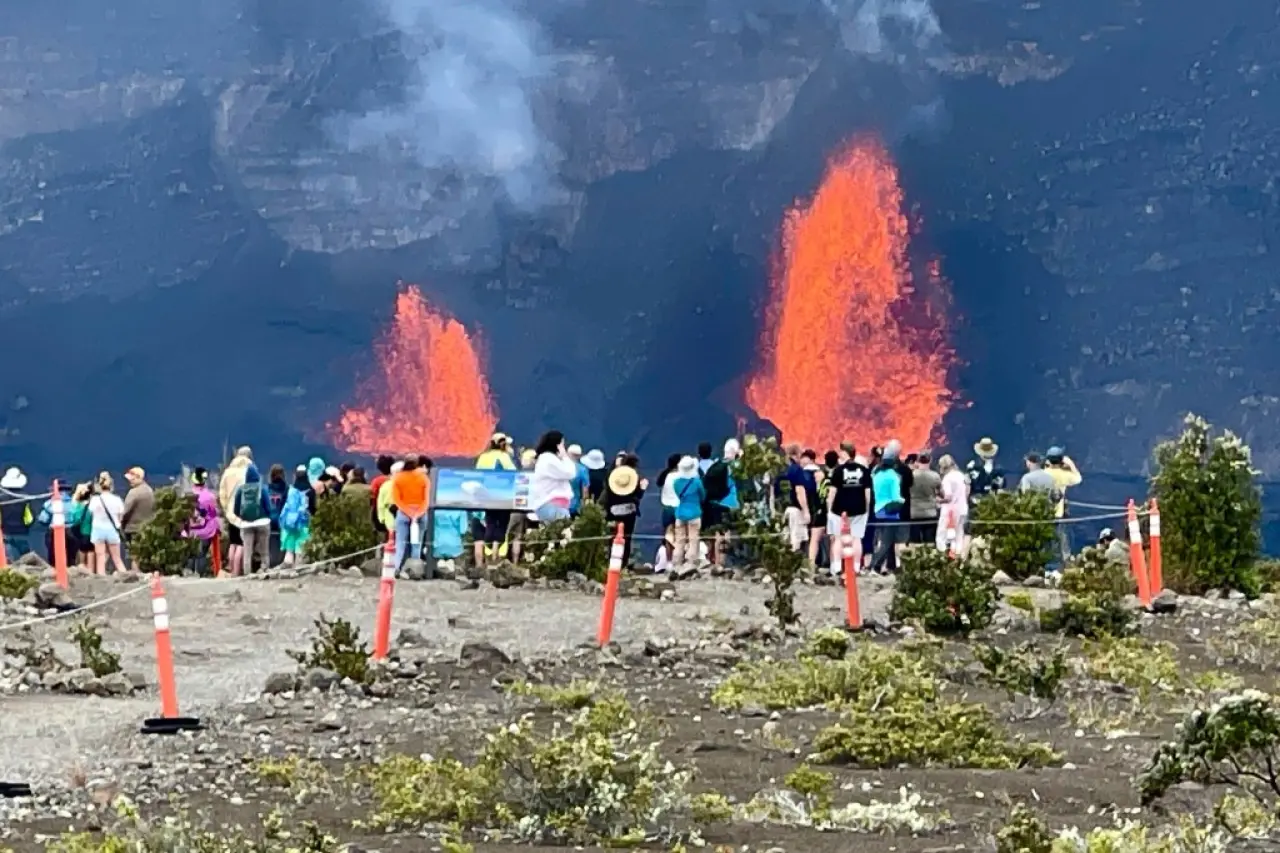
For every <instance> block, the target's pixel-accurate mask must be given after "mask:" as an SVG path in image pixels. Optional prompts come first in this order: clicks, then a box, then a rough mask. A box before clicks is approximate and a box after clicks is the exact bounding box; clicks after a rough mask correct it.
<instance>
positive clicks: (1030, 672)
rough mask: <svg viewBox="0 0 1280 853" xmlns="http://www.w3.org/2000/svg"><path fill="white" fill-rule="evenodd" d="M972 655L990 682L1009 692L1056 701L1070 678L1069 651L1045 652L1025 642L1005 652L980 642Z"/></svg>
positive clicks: (1055, 650) (1058, 647)
mask: <svg viewBox="0 0 1280 853" xmlns="http://www.w3.org/2000/svg"><path fill="white" fill-rule="evenodd" d="M973 656H974V657H975V658H977V660H978V663H980V664H982V667H983V669H985V670H986V675H987V679H988V680H989V681H991V683H992V684H995V685H997V686H999V687H1003V688H1004V689H1006V690H1008V691H1009V692H1010V693H1021V694H1023V695H1025V696H1034V697H1036V698H1037V699H1048V700H1051V701H1052V700H1053V699H1056V698H1057V697H1058V690H1059V688H1060V687H1061V686H1062V682H1063V680H1064V679H1066V677H1067V649H1066V647H1065V646H1057V647H1055V648H1053V649H1047V650H1046V649H1042V648H1040V647H1039V646H1037V645H1036V644H1035V643H1022V644H1020V645H1017V646H1014V647H1012V648H1008V649H1003V648H1000V647H999V646H989V645H984V644H981V643H978V644H975V645H974V646H973Z"/></svg>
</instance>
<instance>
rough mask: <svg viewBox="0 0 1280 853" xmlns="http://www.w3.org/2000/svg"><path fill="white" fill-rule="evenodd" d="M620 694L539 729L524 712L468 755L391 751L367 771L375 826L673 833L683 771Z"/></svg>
mask: <svg viewBox="0 0 1280 853" xmlns="http://www.w3.org/2000/svg"><path fill="white" fill-rule="evenodd" d="M658 746H659V744H658V743H657V742H656V741H652V740H649V739H648V738H647V737H646V736H645V728H644V726H643V724H642V721H641V720H640V719H639V718H638V717H637V716H636V714H635V712H634V711H633V710H632V708H631V706H630V705H629V704H628V703H627V702H626V701H625V700H623V699H621V698H617V697H615V698H611V699H609V700H607V701H601V702H598V703H596V704H595V705H592V706H591V707H589V708H586V709H583V710H581V711H579V712H577V713H576V714H575V715H574V716H573V717H572V718H571V719H570V720H569V722H568V724H567V726H561V725H556V726H555V727H554V728H553V729H552V730H551V731H550V732H547V733H540V732H539V731H538V730H536V729H535V728H534V725H533V720H532V718H531V717H525V718H523V719H521V720H520V721H519V722H517V723H515V724H513V725H509V726H504V727H501V728H499V729H497V730H495V731H492V732H490V733H489V734H488V736H487V737H486V738H485V742H484V748H483V750H482V751H481V753H480V755H479V756H478V757H477V758H476V760H475V761H474V762H473V763H470V764H463V763H462V762H459V761H456V760H454V759H438V760H434V759H423V758H410V757H405V756H400V757H396V758H393V759H391V760H389V761H386V762H384V763H383V764H380V765H378V766H377V767H375V768H374V769H373V770H372V771H371V772H370V782H371V784H372V789H373V794H374V800H375V804H376V810H375V813H374V816H373V823H374V824H375V825H376V826H379V827H387V828H391V827H420V826H423V825H424V824H433V823H439V822H451V823H455V824H457V825H458V826H459V827H462V828H473V829H474V828H495V829H499V830H501V831H503V832H506V833H510V834H511V835H512V836H514V837H516V838H519V839H521V840H524V841H536V842H544V843H549V844H551V843H553V844H594V843H605V844H606V845H634V844H637V843H639V842H641V841H644V840H646V839H658V840H665V839H670V838H673V837H675V832H674V821H675V819H676V817H677V815H678V814H679V813H682V812H683V811H684V810H685V809H686V808H687V806H688V802H689V799H688V797H687V795H686V793H685V789H686V786H687V784H688V781H689V778H690V773H689V771H687V770H682V769H677V768H675V767H673V766H672V765H671V764H670V763H668V762H666V761H664V760H663V759H662V758H661V757H660V755H659V752H658Z"/></svg>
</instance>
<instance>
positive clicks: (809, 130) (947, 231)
mask: <svg viewBox="0 0 1280 853" xmlns="http://www.w3.org/2000/svg"><path fill="white" fill-rule="evenodd" d="M228 5H234V4H225V3H215V2H213V0H207V2H203V3H193V4H170V3H161V2H159V0H114V2H108V3H102V2H90V0H67V2H64V3H59V4H44V5H41V4H34V5H33V4H9V6H12V7H13V8H8V7H6V8H5V9H3V10H0V141H2V144H3V154H4V158H3V160H2V161H0V169H2V170H3V172H2V174H3V180H2V181H0V324H2V325H0V330H2V336H0V340H2V341H3V345H2V350H0V351H2V352H3V356H4V362H3V363H4V369H3V380H0V398H3V399H0V405H2V406H3V411H2V412H0V427H2V428H3V430H4V431H3V436H4V438H3V442H4V446H5V447H7V450H6V451H5V453H4V455H5V456H6V458H7V457H9V456H10V455H15V456H16V457H17V458H18V459H19V460H20V461H23V462H25V464H27V465H29V466H33V467H35V468H37V469H48V468H51V467H52V466H54V465H59V466H71V467H72V468H77V469H78V468H80V467H89V466H97V465H101V464H104V463H105V464H112V465H116V464H120V463H123V462H126V461H127V462H132V461H135V460H143V461H147V462H150V463H152V464H161V465H171V464H174V463H176V462H177V461H178V460H179V459H188V460H189V459H205V458H207V457H209V456H211V455H212V454H213V453H214V452H215V451H216V450H217V449H218V448H219V447H220V445H221V444H222V442H223V441H224V439H226V438H230V440H232V441H240V440H244V438H246V437H251V438H252V440H253V441H254V442H255V444H258V445H259V446H261V447H262V449H263V451H264V453H265V454H267V455H275V454H277V453H280V454H283V453H285V452H286V451H289V450H293V451H295V452H296V449H297V446H298V443H299V441H300V440H301V439H302V438H304V437H306V438H311V439H314V438H316V437H317V436H318V435H319V434H320V430H321V429H322V427H323V424H324V423H325V422H326V420H329V419H332V418H333V417H334V416H335V414H336V412H337V410H338V407H339V405H340V404H341V403H342V402H344V401H346V400H349V399H351V397H352V395H353V393H354V390H355V386H354V383H355V382H356V381H357V377H358V376H360V375H361V370H362V368H363V367H364V366H366V365H367V363H368V357H369V344H370V341H371V340H372V339H373V338H374V337H375V335H376V333H377V329H378V328H379V326H380V325H381V324H382V323H383V322H385V319H386V312H387V311H388V310H389V308H390V306H391V304H392V301H393V295H394V292H395V283H396V281H397V279H404V280H408V281H414V282H418V283H420V284H421V285H422V286H423V288H424V291H425V292H426V293H427V294H428V295H429V298H430V299H431V300H432V301H433V303H434V304H437V305H439V306H441V307H443V308H444V309H445V310H447V311H448V312H450V313H451V314H453V315H455V316H457V317H458V318H459V319H460V320H461V321H462V322H463V323H465V324H466V325H467V326H468V327H472V328H477V327H478V328H480V329H482V331H483V337H484V340H485V342H486V345H487V349H488V354H489V368H490V374H491V376H490V378H491V383H492V386H493V390H494V393H495V396H496V398H497V400H498V403H499V406H500V409H501V412H502V416H503V423H504V424H506V425H507V426H508V427H509V428H511V429H515V430H519V431H520V432H521V433H527V432H532V431H533V430H535V429H537V428H540V427H542V426H544V425H564V424H572V425H573V427H572V428H573V430H574V432H575V434H576V435H580V436H582V438H583V440H584V441H590V442H593V443H594V442H596V441H599V442H607V443H608V444H610V445H613V444H618V445H622V444H633V445H635V444H639V445H640V446H641V448H642V450H643V451H644V452H646V453H648V454H649V455H650V456H654V457H656V456H657V455H660V454H665V453H666V452H667V450H668V448H669V447H670V446H672V445H673V444H675V443H676V442H679V443H680V444H682V445H687V444H688V443H689V442H691V441H692V440H695V439H696V438H697V437H699V436H703V435H711V434H720V433H723V432H725V431H727V430H728V429H729V428H731V426H732V423H733V417H734V415H735V414H737V413H738V411H739V410H741V408H742V407H741V404H740V387H741V377H742V376H743V374H744V373H745V372H746V371H747V370H748V369H749V368H750V366H751V365H752V363H753V362H754V360H755V358H756V352H755V349H756V341H757V337H758V330H759V328H760V320H759V313H760V310H761V306H762V303H763V300H764V299H765V294H766V290H767V287H766V285H767V278H768V258H769V255H770V252H771V251H772V249H773V248H774V246H775V245H776V240H777V233H778V226H779V222H780V220H781V217H782V215H783V213H784V211H785V209H786V208H787V206H788V205H789V204H790V203H791V202H792V201H793V200H794V199H795V198H797V197H800V196H803V195H805V194H807V193H809V192H811V191H812V189H813V187H814V185H815V183H816V181H817V180H818V178H819V176H820V175H821V172H822V168H823V164H824V161H825V158H826V157H827V156H828V155H829V153H830V152H831V150H832V149H833V148H834V147H835V146H837V145H839V144H840V143H841V142H842V141H843V140H845V139H847V138H848V137H849V136H850V135H851V134H853V133H855V132H858V131H874V132H876V133H878V134H880V135H881V136H883V137H884V138H885V139H886V140H887V142H888V144H889V145H890V147H891V149H892V151H893V154H894V157H895V159H896V161H897V163H898V166H899V168H900V170H901V174H902V178H903V181H904V184H905V187H906V192H907V197H908V199H909V200H910V202H911V203H912V204H913V205H915V208H916V211H917V212H918V213H919V215H920V219H921V222H922V223H923V226H922V230H921V233H920V234H919V235H918V237H917V242H918V243H919V244H921V245H923V246H924V247H927V250H928V251H929V252H930V253H932V254H935V255H938V256H940V257H941V258H942V259H943V269H944V271H945V273H946V275H947V276H948V277H949V278H950V280H951V281H952V286H953V290H954V306H953V326H954V327H955V330H954V344H955V346H956V348H957V350H958V353H959V355H960V357H961V359H963V361H964V362H965V363H966V364H965V366H964V367H963V368H962V369H961V370H960V371H959V374H958V376H957V377H956V382H957V383H958V385H959V388H960V391H961V393H962V394H963V396H964V397H965V398H966V399H967V400H969V401H971V403H972V405H971V406H969V407H968V408H963V409H958V410H957V411H956V412H954V413H953V415H952V416H951V417H950V418H949V419H948V422H947V431H948V433H949V434H951V435H952V436H954V437H956V438H963V439H969V440H972V438H976V433H978V432H983V433H991V434H993V435H995V436H996V437H997V438H998V439H1000V440H1001V441H1002V443H1003V444H1005V446H1006V447H1008V448H1009V449H1010V450H1011V451H1017V450H1020V449H1021V448H1023V447H1024V446H1043V445H1045V444H1047V443H1048V442H1050V441H1056V442H1059V443H1065V444H1067V446H1068V448H1069V450H1070V451H1071V452H1072V453H1073V455H1074V456H1075V457H1076V458H1077V460H1078V461H1079V462H1080V463H1081V465H1082V467H1083V468H1085V469H1086V471H1089V470H1092V471H1106V472H1111V473H1116V474H1123V473H1137V472H1139V471H1141V469H1142V467H1143V465H1144V464H1145V460H1146V458H1147V454H1148V450H1149V447H1150V445H1151V443H1152V441H1153V440H1154V439H1155V438H1156V437H1158V436H1160V435H1163V434H1167V433H1168V432H1170V431H1171V430H1172V429H1173V428H1174V427H1175V426H1176V424H1177V419H1178V417H1179V416H1180V413H1181V412H1183V411H1185V410H1186V409H1188V408H1194V409H1195V410H1197V411H1199V412H1200V413H1202V414H1204V415H1206V416H1207V417H1209V418H1210V419H1211V420H1213V421H1215V422H1218V423H1220V424H1222V425H1225V426H1231V427H1234V428H1237V429H1239V430H1241V431H1243V433H1244V434H1245V436H1246V437H1247V438H1248V440H1249V441H1250V442H1251V443H1252V444H1253V445H1254V447H1255V450H1256V452H1257V455H1258V459H1259V461H1260V462H1261V463H1262V467H1264V468H1266V469H1267V470H1268V471H1274V470H1275V469H1276V468H1277V467H1280V451H1277V435H1278V429H1280V428H1278V427H1277V426H1276V420H1275V419H1276V415H1277V410H1278V409H1280V390H1277V384H1276V382H1275V378H1276V375H1277V368H1278V366H1280V360H1277V354H1280V342H1278V339H1277V338H1276V336H1275V334H1274V332H1273V328H1274V324H1275V318H1276V312H1277V308H1278V307H1280V276H1277V269H1278V264H1277V261H1276V259H1275V257H1274V256H1273V255H1272V254H1271V251H1272V249H1273V247H1274V244H1275V243H1276V238H1277V229H1278V228H1280V203H1278V201H1277V186H1276V176H1277V174H1278V173H1280V161H1278V159H1277V156H1278V155H1277V148H1278V147H1280V132H1278V131H1277V127H1280V17H1278V15H1280V12H1278V11H1277V9H1276V8H1275V7H1274V5H1273V4H1265V3H1249V2H1244V0H1226V2H1223V3H1217V4H1203V3H1192V2H1189V0H1174V1H1173V2H1169V3H1158V4H1157V3H1144V2H1132V0H1131V1H1130V2H1121V3H1110V2H1102V0H1073V2H1070V3H1066V2H1061V1H1060V0H1031V2H1025V1H1024V0H1018V2H1010V1H1009V0H992V2H974V0H963V2H962V0H941V2H939V3H938V4H937V5H936V7H935V8H936V13H937V20H938V23H939V24H940V30H941V32H940V33H939V34H936V37H933V36H931V37H930V43H929V45H928V46H927V49H925V47H926V46H924V45H923V44H922V39H920V38H916V40H915V41H914V42H913V41H911V39H910V38H908V39H907V42H906V43H905V46H903V45H902V44H894V45H882V46H877V45H867V44H858V43H856V42H857V39H858V38H859V33H858V32H857V31H856V24H857V14H858V13H859V11H860V8H861V7H865V6H866V5H875V6H885V5H891V4H888V0H869V3H867V4H861V6H860V4H850V6H851V7H855V6H860V8H855V9H853V12H852V13H850V14H852V15H853V17H852V18H850V17H849V15H848V14H845V15H844V16H843V17H842V16H841V14H838V13H840V12H841V10H840V9H839V8H838V4H837V3H835V2H834V0H830V2H825V3H824V2H819V0H814V2H804V1H803V0H788V2H783V0H750V2H746V3H741V4H737V3H719V2H711V3H709V4H690V3H682V2H674V0H608V2H605V0H583V2H580V3H569V2H565V3H559V4H551V6H550V7H549V8H550V9H551V11H550V12H547V13H544V14H543V15H542V20H541V24H542V26H543V28H544V29H545V33H546V39H547V42H548V44H549V45H551V46H552V47H553V49H554V51H553V53H552V54H549V56H550V61H553V62H554V63H556V64H557V65H556V68H555V70H554V73H552V74H549V75H548V78H547V79H548V82H547V83H546V85H543V86H541V87H539V89H538V91H537V93H536V96H535V97H533V99H532V103H531V105H530V106H531V110H532V119H533V120H534V121H535V122H536V123H537V126H538V127H539V128H541V132H542V133H543V134H544V136H545V139H546V140H547V142H548V143H549V146H550V148H549V150H554V152H555V157H554V162H553V163H552V164H551V168H550V169H549V171H550V172H551V173H553V174H554V176H555V181H554V183H555V186H554V187H546V188H542V190H545V191H541V190H540V192H541V196H540V201H539V204H538V205H537V207H536V210H527V209H522V208H521V206H520V205H519V204H515V205H512V204H508V203H504V202H501V200H498V199H496V196H495V200H492V203H489V200H486V199H484V198H479V199H477V198H476V194H477V193H481V194H482V193H484V192H489V191H493V192H495V193H496V192H497V191H498V190H496V189H494V188H493V187H491V186H489V185H488V184H485V183H484V182H479V183H476V182H467V181H463V182H461V183H451V182H450V181H448V180H442V179H440V178H439V177H438V175H437V174H436V173H435V172H434V171H433V169H432V165H431V164H429V163H428V164H423V163H421V162H415V161H413V160H412V158H409V159H405V160H403V161H402V162H400V163H399V164H398V166H397V168H395V169H394V170H388V169H387V167H386V160H385V158H382V159H381V160H379V161H378V165H377V166H376V167H375V165H373V160H372V159H371V155H370V154H368V152H366V151H361V150H357V149H356V148H355V147H351V146H341V145H335V144H334V142H333V138H334V134H335V131H334V128H335V124H334V122H335V121H338V122H340V121H341V117H342V116H344V115H351V114H354V113H356V112H361V111H366V110H369V109H373V108H374V107H376V106H377V105H378V104H384V105H385V104H388V103H394V102H395V101H396V98H397V97H398V95H399V94H400V93H399V91H398V89H397V87H398V86H400V85H402V84H403V81H404V80H405V79H406V76H411V75H412V74H413V73H414V70H413V63H414V61H415V59H414V58H413V57H409V56H407V55H406V54H405V53H404V51H403V50H402V47H403V45H402V40H400V39H398V38H397V37H396V34H395V32H394V31H393V30H392V29H390V28H389V27H388V26H387V25H386V22H385V21H383V20H381V19H380V15H379V13H378V10H374V9H370V8H368V7H367V6H365V5H364V4H362V3H357V2H350V3H348V2H333V3H331V4H327V8H326V11H325V14H324V15H322V16H320V15H316V14H314V13H313V12H314V6H313V4H310V3H303V2H300V0H275V2H269V1H268V0H259V2H257V3H249V4H247V5H245V6H244V7H243V8H237V9H233V10H230V11H229V10H228V8H227V7H228ZM480 5H483V4H480ZM68 21H70V22H71V23H67V22H68ZM850 21H852V22H853V23H852V24H851V23H850ZM851 27H855V30H851V29H850V28H851ZM899 35H901V34H899ZM915 35H916V36H919V33H916V34H915ZM907 36H908V37H910V36H911V33H907ZM851 40H852V42H853V43H851ZM419 59H420V58H419ZM371 105H373V106H371ZM499 189H501V188H499ZM507 190H508V193H507V194H508V195H510V194H511V193H510V192H509V190H510V188H507Z"/></svg>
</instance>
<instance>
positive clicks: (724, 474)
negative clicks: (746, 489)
mask: <svg viewBox="0 0 1280 853" xmlns="http://www.w3.org/2000/svg"><path fill="white" fill-rule="evenodd" d="M702 488H703V489H705V490H706V492H707V500H708V501H712V502H714V501H722V500H724V499H725V498H727V497H729V463H727V462H725V461H724V460H723V459H717V460H716V461H715V462H713V463H711V467H710V468H708V469H707V473H705V474H703V475H702Z"/></svg>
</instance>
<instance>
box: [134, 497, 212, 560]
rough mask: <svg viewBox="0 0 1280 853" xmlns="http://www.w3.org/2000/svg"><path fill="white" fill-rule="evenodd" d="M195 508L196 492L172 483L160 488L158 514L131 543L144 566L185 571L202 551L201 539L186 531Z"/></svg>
mask: <svg viewBox="0 0 1280 853" xmlns="http://www.w3.org/2000/svg"><path fill="white" fill-rule="evenodd" d="M195 511H196V497H195V495H185V494H179V493H178V491H177V490H176V489H174V488H173V487H172V486H166V487H164V488H161V489H156V514H155V515H154V516H152V517H151V520H150V521H148V522H147V523H146V524H144V525H142V527H140V528H139V529H138V532H137V534H135V535H134V537H133V539H132V540H131V541H130V543H129V553H130V554H132V555H133V559H134V560H136V561H137V562H138V568H139V569H140V570H142V571H144V572H159V573H160V574H162V575H178V574H182V571H183V569H185V568H186V567H187V565H188V564H189V563H190V562H191V561H192V560H193V559H195V557H196V555H197V554H199V553H200V542H199V540H197V539H194V538H189V537H184V536H183V535H182V532H183V531H184V530H186V528H187V522H188V521H190V520H191V516H192V515H194V514H195Z"/></svg>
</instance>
